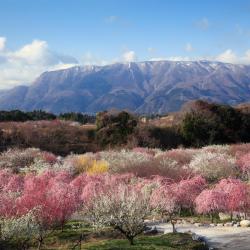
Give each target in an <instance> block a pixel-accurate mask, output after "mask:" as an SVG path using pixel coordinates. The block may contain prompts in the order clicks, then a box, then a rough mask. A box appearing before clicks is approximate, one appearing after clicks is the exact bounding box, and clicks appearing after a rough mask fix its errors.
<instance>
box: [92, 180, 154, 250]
mask: <svg viewBox="0 0 250 250" xmlns="http://www.w3.org/2000/svg"><path fill="white" fill-rule="evenodd" d="M149 197H150V194H149V192H147V191H145V189H144V188H142V187H138V186H136V185H126V184H120V185H119V186H116V187H114V188H111V189H110V191H109V192H107V193H105V194H102V195H99V196H96V197H95V198H94V202H93V203H92V205H91V207H88V209H87V210H88V213H89V216H90V218H91V220H92V222H93V224H94V225H95V226H99V227H100V226H110V227H113V228H114V229H116V230H118V231H119V232H121V233H122V234H123V235H124V236H125V237H126V238H127V239H128V240H129V242H130V244H131V245H133V244H134V238H135V237H136V236H137V235H139V234H141V233H142V232H143V231H144V228H145V224H144V220H145V218H146V216H147V215H149V213H150V204H149V203H150V202H149V200H150V199H149Z"/></svg>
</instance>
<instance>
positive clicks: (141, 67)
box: [0, 61, 250, 113]
mask: <svg viewBox="0 0 250 250" xmlns="http://www.w3.org/2000/svg"><path fill="white" fill-rule="evenodd" d="M195 99H206V100H210V101H215V102H221V103H228V104H232V105H234V104H238V103H242V102H248V101H250V66H247V65H234V64H225V63H220V62H209V61H194V62H173V61H157V62H151V61H150V62H139V63H126V64H120V63H117V64H112V65H107V66H102V67H100V66H84V67H73V68H70V69H65V70H59V71H52V72H45V73H43V74H42V75H41V76H40V77H38V78H37V79H36V80H35V81H34V83H33V84H32V85H31V86H29V87H27V86H20V87H16V88H14V89H11V90H8V91H4V92H1V93H0V109H7V110H8V109H14V108H18V109H22V110H33V109H43V110H47V111H51V112H55V113H59V112H68V111H80V112H98V111H101V110H105V109H111V108H118V109H129V110H131V111H135V112H138V113H166V112H169V111H176V110H179V109H180V107H181V106H182V104H183V103H185V102H187V101H190V100H195Z"/></svg>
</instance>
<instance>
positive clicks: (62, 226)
mask: <svg viewBox="0 0 250 250" xmlns="http://www.w3.org/2000/svg"><path fill="white" fill-rule="evenodd" d="M63 228H64V223H62V224H61V232H63Z"/></svg>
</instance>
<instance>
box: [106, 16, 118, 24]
mask: <svg viewBox="0 0 250 250" xmlns="http://www.w3.org/2000/svg"><path fill="white" fill-rule="evenodd" d="M117 20H118V16H108V17H106V18H105V22H106V23H114V22H116V21H117Z"/></svg>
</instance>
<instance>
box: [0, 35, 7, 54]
mask: <svg viewBox="0 0 250 250" xmlns="http://www.w3.org/2000/svg"><path fill="white" fill-rule="evenodd" d="M5 43H6V37H0V51H1V50H4V48H5Z"/></svg>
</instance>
